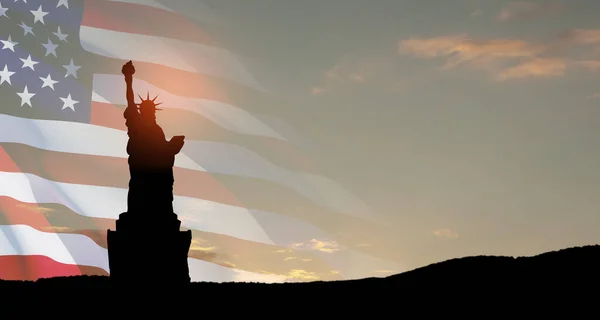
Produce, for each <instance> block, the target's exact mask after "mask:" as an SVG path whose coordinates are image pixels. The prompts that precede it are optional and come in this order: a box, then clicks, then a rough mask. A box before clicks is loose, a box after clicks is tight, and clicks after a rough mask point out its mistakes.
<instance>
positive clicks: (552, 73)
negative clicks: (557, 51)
mask: <svg viewBox="0 0 600 320" xmlns="http://www.w3.org/2000/svg"><path fill="white" fill-rule="evenodd" d="M566 69H567V62H566V60H565V59H543V58H534V59H531V60H529V61H526V62H524V63H521V64H519V65H517V66H514V67H511V68H508V69H506V70H504V71H502V73H501V74H500V75H499V79H500V80H501V81H505V80H508V79H515V78H527V77H557V76H561V75H563V74H564V73H565V70H566Z"/></svg>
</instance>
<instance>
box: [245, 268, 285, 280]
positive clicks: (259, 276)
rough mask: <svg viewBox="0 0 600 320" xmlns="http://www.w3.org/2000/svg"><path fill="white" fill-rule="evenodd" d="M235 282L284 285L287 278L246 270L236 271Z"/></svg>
mask: <svg viewBox="0 0 600 320" xmlns="http://www.w3.org/2000/svg"><path fill="white" fill-rule="evenodd" d="M234 272H235V275H234V277H233V281H234V282H261V283H283V282H286V280H287V278H288V277H287V276H284V275H278V274H273V273H254V272H247V271H244V270H239V269H234Z"/></svg>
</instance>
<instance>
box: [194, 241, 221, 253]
mask: <svg viewBox="0 0 600 320" xmlns="http://www.w3.org/2000/svg"><path fill="white" fill-rule="evenodd" d="M205 242H207V241H206V240H203V239H196V238H195V239H192V243H191V245H190V250H197V251H205V252H208V251H214V250H215V247H214V246H202V245H201V244H202V243H205Z"/></svg>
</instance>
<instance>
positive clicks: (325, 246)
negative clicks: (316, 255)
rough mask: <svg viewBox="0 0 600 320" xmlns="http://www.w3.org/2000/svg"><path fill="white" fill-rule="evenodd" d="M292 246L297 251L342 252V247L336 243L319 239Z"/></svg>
mask: <svg viewBox="0 0 600 320" xmlns="http://www.w3.org/2000/svg"><path fill="white" fill-rule="evenodd" d="M292 246H293V247H294V248H297V249H310V250H315V251H320V252H327V253H333V252H336V251H339V250H341V247H340V245H339V244H338V243H337V242H335V241H327V240H325V241H321V240H317V239H312V240H310V242H309V243H295V244H293V245H292Z"/></svg>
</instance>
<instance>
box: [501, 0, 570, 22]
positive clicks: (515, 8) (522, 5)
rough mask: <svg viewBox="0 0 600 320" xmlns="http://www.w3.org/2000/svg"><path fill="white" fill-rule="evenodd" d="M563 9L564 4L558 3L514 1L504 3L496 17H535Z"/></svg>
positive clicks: (504, 19) (507, 19)
mask: <svg viewBox="0 0 600 320" xmlns="http://www.w3.org/2000/svg"><path fill="white" fill-rule="evenodd" d="M563 9H564V6H563V5H561V4H558V3H550V2H534V1H515V2H510V3H509V4H508V5H506V7H504V8H503V9H502V10H501V11H500V13H498V16H497V17H496V18H497V19H498V20H499V21H510V20H515V19H527V18H536V17H539V16H547V15H551V14H555V13H558V12H560V11H561V10H563Z"/></svg>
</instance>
